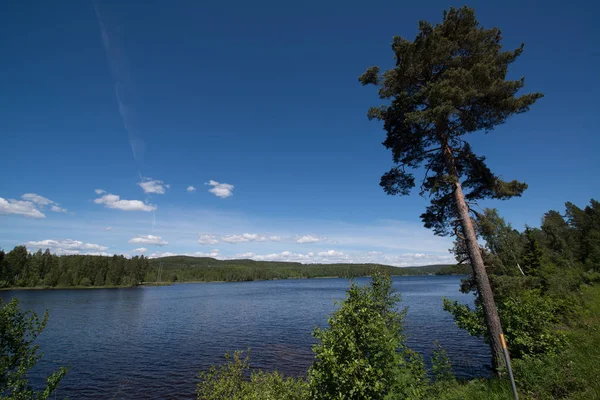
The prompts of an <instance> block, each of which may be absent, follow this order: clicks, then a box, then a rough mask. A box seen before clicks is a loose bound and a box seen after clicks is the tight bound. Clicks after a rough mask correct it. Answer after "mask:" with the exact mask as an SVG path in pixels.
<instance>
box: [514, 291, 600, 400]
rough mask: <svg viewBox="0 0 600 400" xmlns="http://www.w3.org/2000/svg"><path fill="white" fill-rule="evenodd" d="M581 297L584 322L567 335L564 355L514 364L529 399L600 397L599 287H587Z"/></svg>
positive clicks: (527, 358)
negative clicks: (599, 368) (584, 312)
mask: <svg viewBox="0 0 600 400" xmlns="http://www.w3.org/2000/svg"><path fill="white" fill-rule="evenodd" d="M582 298H583V301H584V304H585V307H584V310H585V311H586V315H585V323H584V324H581V325H580V326H577V327H574V328H571V329H569V330H568V331H567V332H566V334H567V336H568V339H569V340H568V342H567V345H566V347H565V349H564V350H563V351H562V352H560V353H557V354H546V355H542V356H538V357H530V356H528V357H524V358H523V359H522V360H515V361H514V363H513V368H514V372H515V377H516V380H517V385H518V387H519V388H520V390H521V392H522V393H524V394H525V395H526V396H527V398H532V399H548V400H550V399H581V400H584V399H585V400H587V399H597V398H600V379H598V378H599V375H598V365H599V363H600V330H599V329H598V327H599V326H600V286H599V285H595V286H592V287H588V288H585V289H584V290H583V292H582Z"/></svg>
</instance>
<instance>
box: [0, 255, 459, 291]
mask: <svg viewBox="0 0 600 400" xmlns="http://www.w3.org/2000/svg"><path fill="white" fill-rule="evenodd" d="M375 267H378V268H380V269H381V270H382V271H385V272H386V273H387V274H389V275H394V276H400V275H425V274H446V273H448V274H451V273H454V272H455V270H453V269H452V268H451V267H452V266H446V265H429V266H423V267H406V268H399V267H391V266H388V265H378V264H301V263H295V262H277V261H253V260H217V259H214V258H208V257H188V256H171V257H162V258H156V259H149V258H147V257H144V256H135V257H133V258H126V257H125V256H123V255H114V256H112V257H110V256H91V255H56V254H52V253H51V252H50V250H49V249H46V250H45V251H42V250H41V249H40V250H38V251H36V252H35V253H29V252H28V250H27V248H26V247H25V246H16V247H15V248H13V249H12V250H11V251H9V252H8V253H5V252H4V251H3V250H0V287H4V288H11V287H15V288H19V287H31V288H33V287H42V288H43V287H47V288H54V287H59V288H60V287H93V286H97V287H121V286H124V287H128V286H137V285H140V284H142V283H172V282H244V281H254V280H272V279H298V278H322V277H342V278H354V277H361V276H369V275H370V273H371V271H372V270H373V268H375Z"/></svg>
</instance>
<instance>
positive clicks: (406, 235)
mask: <svg viewBox="0 0 600 400" xmlns="http://www.w3.org/2000/svg"><path fill="white" fill-rule="evenodd" d="M578 4H579V3H578V2H577V1H576V2H575V3H569V6H568V7H565V6H564V4H562V3H559V2H556V1H552V2H548V3H545V5H544V10H543V12H540V11H539V9H538V8H537V7H536V4H535V2H533V1H520V2H516V1H510V2H505V3H502V4H501V5H500V4H499V5H495V4H487V3H485V2H477V1H476V2H471V3H470V5H471V6H473V7H474V8H475V11H476V13H477V17H478V19H479V21H480V23H481V24H482V25H483V26H485V27H491V26H498V27H500V29H501V30H502V33H503V38H504V39H503V44H504V46H505V48H507V49H513V48H516V47H518V46H519V45H520V43H521V42H525V50H524V53H523V55H522V56H521V57H520V58H519V59H518V60H517V61H516V62H515V63H514V64H513V65H511V68H510V70H509V75H508V76H509V78H511V79H515V78H517V77H520V76H525V78H526V80H525V82H526V84H525V88H524V90H523V91H521V92H520V93H531V92H536V91H539V92H542V93H544V94H545V97H544V98H543V99H541V100H540V101H539V102H538V103H537V104H535V105H534V106H533V107H532V108H531V110H530V111H529V112H528V113H526V114H523V115H518V116H515V117H513V118H510V119H509V120H508V121H507V123H506V124H504V125H502V126H498V127H497V128H496V129H495V130H494V131H493V132H491V133H489V134H483V132H478V133H476V134H474V135H473V136H471V137H470V138H469V141H470V143H471V144H472V146H473V148H474V149H475V151H476V152H477V153H478V154H481V155H485V156H486V157H487V162H488V163H489V166H490V167H491V169H492V170H493V171H494V172H497V173H498V174H499V175H501V176H503V177H504V178H505V179H509V180H511V179H518V180H522V181H525V182H527V183H528V184H529V189H528V190H527V191H525V193H524V195H523V197H521V198H515V199H512V200H508V201H491V200H486V201H483V202H481V204H480V205H481V207H494V208H498V210H499V212H500V215H501V216H503V217H504V218H505V219H506V220H507V221H508V222H510V223H511V224H512V225H513V227H515V228H517V229H519V230H521V229H523V228H524V227H525V226H534V227H537V226H539V225H540V220H541V218H542V216H543V214H544V213H545V212H547V211H549V210H552V209H554V210H557V211H559V212H561V214H562V213H563V212H564V203H565V202H567V201H570V202H573V203H575V204H576V205H578V206H580V207H584V206H585V205H586V204H588V202H589V200H590V199H591V198H594V197H596V198H597V196H598V192H597V189H596V188H597V187H598V186H599V184H600V168H599V166H600V165H599V163H598V161H597V158H596V154H595V153H596V149H598V148H600V137H598V135H597V134H596V133H597V132H598V118H597V113H596V110H597V108H598V106H599V105H600V104H599V103H598V100H597V97H596V96H595V93H596V92H597V91H598V89H600V77H599V76H598V74H597V72H596V71H595V67H594V65H597V64H598V61H600V53H599V52H598V51H597V50H596V42H597V41H598V39H600V29H599V28H598V25H597V24H596V23H595V22H594V19H593V15H594V14H595V13H594V12H592V10H591V9H590V7H592V6H587V7H580V6H579V5H578ZM581 4H585V3H583V2H581ZM186 5H187V6H186V7H173V6H172V5H170V3H167V2H156V3H155V4H148V5H145V6H144V7H140V6H138V5H137V4H136V3H135V2H132V1H130V0H127V1H123V2H108V1H104V2H100V3H96V4H95V5H91V4H79V3H77V2H64V3H61V4H59V5H50V4H44V5H39V6H38V7H36V8H35V10H32V9H30V8H29V7H28V6H27V4H24V3H23V2H18V3H14V4H9V5H8V6H7V7H6V8H7V10H6V12H5V14H4V18H5V23H4V24H0V30H2V31H1V32H2V34H3V36H4V37H7V38H8V37H10V38H13V39H12V40H6V41H4V42H3V43H2V44H0V49H1V50H2V51H3V54H5V57H6V59H7V60H9V62H6V63H4V65H3V66H1V67H0V69H1V71H2V74H0V82H1V83H2V87H3V89H4V90H3V96H1V97H0V107H1V109H2V110H3V112H2V118H1V119H0V133H1V135H2V139H1V144H2V148H3V149H4V154H3V156H2V157H1V158H0V168H1V169H2V170H3V171H6V172H5V179H4V185H3V187H2V188H1V189H0V248H4V249H5V250H9V249H11V248H13V247H14V246H16V245H26V246H27V247H28V250H30V251H36V250H37V249H38V248H41V249H45V248H50V249H51V251H52V252H53V253H56V254H82V255H84V254H89V255H112V254H110V253H111V252H112V253H121V254H124V255H126V256H128V257H131V256H134V255H140V254H143V255H145V256H147V257H150V258H158V257H161V256H165V255H191V256H197V257H202V256H207V257H212V258H216V259H219V258H223V259H245V258H247V259H253V260H255V261H290V262H302V263H324V264H329V263H378V264H383V265H390V266H418V265H436V264H445V263H446V264H454V263H455V259H454V256H452V255H451V254H450V253H449V252H448V249H449V248H451V247H452V241H451V239H450V238H448V237H438V236H435V235H434V234H433V232H432V231H430V230H427V229H425V228H424V227H423V224H422V222H421V221H420V219H419V215H420V214H421V213H423V212H424V211H425V207H426V205H427V204H428V199H426V198H422V197H420V196H419V195H418V193H417V190H415V191H413V193H412V194H411V195H410V196H404V197H398V196H387V195H386V194H385V193H384V192H383V191H382V190H381V188H380V187H379V179H380V177H381V175H382V174H383V173H384V172H385V171H387V170H388V169H389V167H390V166H391V165H392V157H391V154H390V152H389V151H388V150H386V149H385V148H384V147H383V146H382V145H381V141H382V140H383V139H384V136H385V134H384V131H383V128H382V124H381V123H378V122H370V121H368V119H367V117H366V113H367V110H368V108H369V107H370V106H373V105H377V104H379V103H381V100H379V99H378V97H377V94H376V91H375V90H374V89H373V88H365V87H361V85H360V84H359V82H358V76H359V75H360V74H362V73H363V72H364V71H365V69H366V68H367V67H369V66H371V65H381V66H382V68H391V67H392V66H393V59H392V52H391V50H390V46H389V44H390V43H391V40H392V37H393V36H394V35H402V36H404V37H406V38H408V39H409V40H412V39H413V38H414V37H415V34H416V32H417V21H418V20H419V19H423V20H427V21H430V22H433V23H437V22H440V21H441V18H442V11H443V10H444V9H447V8H448V7H449V4H448V3H443V2H441V1H435V2H434V3H428V4H427V5H424V4H413V5H411V7H403V6H402V5H401V4H399V3H397V2H384V3H381V4H380V6H381V7H385V8H387V9H388V11H387V12H386V13H383V14H382V13H377V18H373V17H371V16H369V15H366V14H365V10H364V4H363V3H359V2H344V3H341V2H331V3H327V4H320V3H317V2H310V1H309V2H305V3H302V4H295V5H293V6H292V5H283V4H281V3H278V2H274V1H264V2H261V3H257V4H254V3H253V4H252V5H249V4H246V3H243V2H236V4H235V7H232V8H229V7H226V6H225V5H222V4H206V5H204V4H197V3H195V2H191V1H190V2H186ZM593 7H595V8H596V9H597V8H598V6H593ZM315 9H318V10H319V12H318V13H315V12H314V10H315ZM517 10H518V13H517V12H516V11H517ZM582 32H583V33H585V34H582ZM548 37H554V38H555V40H548ZM584 89H585V90H584Z"/></svg>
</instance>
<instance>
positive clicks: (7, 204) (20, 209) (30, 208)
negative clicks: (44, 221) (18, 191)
mask: <svg viewBox="0 0 600 400" xmlns="http://www.w3.org/2000/svg"><path fill="white" fill-rule="evenodd" d="M0 214H15V215H24V216H26V217H31V218H46V215H45V214H44V213H43V212H41V211H40V210H39V209H38V208H37V206H36V205H35V204H34V203H32V202H31V201H22V200H14V199H8V200H6V199H4V198H2V197H0Z"/></svg>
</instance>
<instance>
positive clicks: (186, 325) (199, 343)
mask: <svg viewBox="0 0 600 400" xmlns="http://www.w3.org/2000/svg"><path fill="white" fill-rule="evenodd" d="M358 281H359V282H361V283H364V282H367V281H368V280H367V279H358ZM393 282H394V288H395V289H396V290H397V291H399V292H400V293H401V294H402V299H403V306H407V307H408V315H407V319H406V333H407V335H408V344H409V346H410V347H412V348H413V349H415V350H417V351H419V352H420V353H421V354H423V355H424V356H425V358H426V360H427V359H429V358H430V357H431V353H432V351H433V349H434V341H436V340H437V341H439V342H440V344H441V345H442V346H444V348H446V349H447V351H448V353H449V355H450V357H451V359H452V360H453V364H454V367H455V372H456V373H457V375H458V376H461V377H469V376H474V375H482V374H488V373H489V370H488V368H489V366H488V362H489V361H488V360H489V350H488V348H487V347H486V345H485V344H484V343H483V342H482V341H481V340H478V339H476V338H472V337H470V336H468V335H467V334H466V333H465V332H463V331H461V330H459V329H458V328H456V326H454V324H453V322H452V318H451V316H450V315H449V314H448V313H446V312H444V311H443V309H442V296H445V297H448V298H450V299H456V300H460V301H463V302H466V303H471V302H472V300H473V299H472V296H470V295H464V294H461V293H460V292H459V291H458V288H459V284H460V277H455V276H426V277H395V278H394V280H393ZM348 286H349V282H348V280H345V279H312V280H288V281H267V282H243V283H205V284H179V285H174V286H156V287H146V288H134V289H112V290H111V289H97V290H52V291H29V292H25V291H15V292H2V293H0V297H2V298H3V299H4V300H7V299H9V298H10V297H11V296H16V297H18V298H19V299H20V300H21V307H23V308H33V309H35V311H37V312H38V313H43V312H44V310H45V309H49V310H50V321H49V323H48V327H47V328H46V330H45V331H44V333H43V334H42V336H41V337H40V338H39V343H40V345H41V347H42V350H43V352H44V353H45V356H44V358H42V360H41V361H40V363H39V364H38V367H37V368H36V370H35V371H34V374H33V377H32V378H33V380H34V381H36V380H37V381H38V382H39V379H40V377H42V376H45V375H47V374H48V373H49V372H50V371H52V370H53V369H55V368H56V367H57V366H59V365H70V366H71V370H70V372H69V373H68V374H67V376H66V378H65V379H64V380H63V382H62V383H61V386H60V389H59V391H58V395H57V398H63V397H65V396H68V397H70V398H73V399H99V398H100V399H101V398H115V399H133V398H135V399H150V398H161V399H181V398H190V399H192V398H194V391H195V385H196V382H197V375H198V371H200V370H201V369H204V368H207V367H208V366H209V365H211V364H214V363H218V362H221V361H222V360H223V355H224V354H225V353H226V352H227V351H233V350H246V349H248V348H251V353H252V359H251V365H252V367H255V368H264V369H268V370H273V369H277V370H279V371H281V372H283V373H285V374H289V375H302V374H305V373H306V370H307V369H308V367H309V365H310V363H311V362H312V356H313V355H312V350H311V346H312V344H313V343H314V339H313V337H312V335H311V333H312V331H313V329H314V327H315V326H317V325H318V326H320V327H325V326H326V324H327V317H328V315H329V314H331V312H332V311H333V310H334V309H335V305H334V303H333V302H334V300H341V299H343V297H344V293H345V290H346V289H347V288H348Z"/></svg>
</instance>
